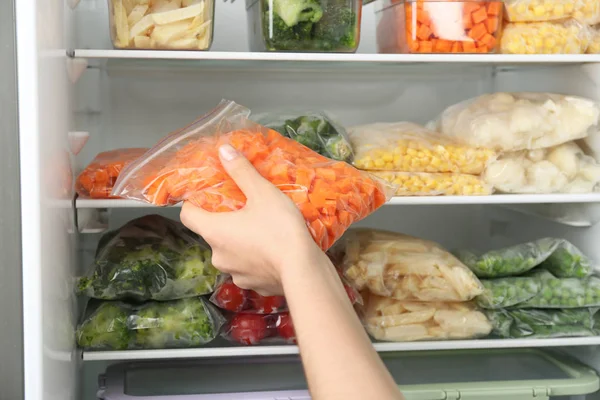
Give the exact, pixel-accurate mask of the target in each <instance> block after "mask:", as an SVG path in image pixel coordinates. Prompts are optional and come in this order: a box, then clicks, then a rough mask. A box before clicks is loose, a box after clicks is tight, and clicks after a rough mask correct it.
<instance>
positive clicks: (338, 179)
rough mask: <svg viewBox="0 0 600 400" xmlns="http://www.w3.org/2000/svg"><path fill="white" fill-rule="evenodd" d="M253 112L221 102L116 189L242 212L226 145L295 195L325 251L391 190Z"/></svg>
mask: <svg viewBox="0 0 600 400" xmlns="http://www.w3.org/2000/svg"><path fill="white" fill-rule="evenodd" d="M249 115H250V110H248V109H247V108H245V107H242V106H240V105H238V104H236V103H234V102H232V101H223V102H221V104H220V105H219V106H218V107H217V108H215V109H214V110H213V111H211V112H210V113H208V114H206V115H205V116H203V117H201V118H200V119H198V120H196V121H195V122H194V123H192V124H191V125H189V126H187V127H185V128H183V129H181V130H179V131H176V132H173V133H171V134H170V135H169V136H167V137H166V138H165V139H163V140H161V141H160V142H159V143H157V144H156V145H155V146H154V147H153V148H152V149H150V151H149V152H148V153H146V155H145V156H144V157H142V158H140V159H138V160H137V161H135V162H133V163H132V164H130V165H129V166H128V167H127V168H126V169H125V170H124V171H123V172H122V173H121V175H120V177H119V180H118V181H117V183H116V185H115V188H114V190H113V195H115V196H122V197H125V198H130V199H136V200H141V201H145V202H148V203H152V204H155V205H159V206H164V205H169V204H176V203H179V202H181V201H189V202H191V203H192V204H194V205H196V206H197V207H200V208H203V209H204V210H206V211H211V212H227V211H236V210H239V209H241V208H242V207H244V205H245V204H246V196H245V195H244V193H242V191H241V190H240V188H239V187H238V186H237V185H236V184H235V182H234V181H233V179H231V177H229V175H228V174H227V173H226V172H225V169H224V168H223V166H222V164H221V161H220V158H219V155H218V149H219V147H220V146H222V145H224V144H229V145H231V146H233V147H234V148H236V149H237V150H238V151H240V152H241V153H242V154H243V155H244V156H245V157H246V158H247V159H248V160H249V161H250V162H251V163H252V164H253V165H254V167H255V168H256V169H257V170H258V172H259V173H260V174H261V175H262V176H263V177H265V178H266V179H267V180H268V181H269V182H271V183H273V184H274V185H275V186H277V187H278V188H279V189H280V190H281V191H282V192H283V193H284V194H286V195H287V196H288V197H289V198H290V199H291V200H292V201H294V203H295V204H296V206H297V207H298V208H299V209H300V211H301V212H302V215H303V216H304V218H305V220H306V225H307V227H308V229H309V231H310V233H311V234H312V236H313V238H314V239H315V241H316V242H317V244H318V245H319V246H320V247H321V248H322V249H324V250H326V249H328V248H329V247H331V245H333V243H334V242H335V241H336V240H337V239H338V238H339V237H340V236H342V234H343V233H344V232H345V231H346V229H347V228H348V227H349V226H350V225H351V224H352V223H354V222H356V221H358V220H361V219H363V218H365V217H366V216H367V215H369V214H371V213H372V212H373V211H375V210H376V209H377V208H379V207H380V206H382V205H383V204H384V203H385V202H386V201H387V199H388V196H392V195H393V190H391V189H392V188H391V187H390V186H389V185H387V184H386V183H385V182H382V181H379V180H376V179H375V178H372V177H370V176H369V175H368V174H365V173H363V172H360V171H358V170H357V169H355V168H353V167H352V166H350V165H349V164H347V163H345V162H343V161H334V160H331V159H329V158H326V157H324V156H322V155H320V154H317V153H316V152H314V151H313V150H310V149H309V148H308V147H305V146H303V145H302V144H300V143H298V142H296V141H294V140H292V139H289V138H286V137H284V136H282V135H281V134H279V133H278V132H276V131H274V130H271V129H269V128H266V127H264V126H261V125H258V124H256V123H254V122H252V121H250V120H249V118H248V117H249Z"/></svg>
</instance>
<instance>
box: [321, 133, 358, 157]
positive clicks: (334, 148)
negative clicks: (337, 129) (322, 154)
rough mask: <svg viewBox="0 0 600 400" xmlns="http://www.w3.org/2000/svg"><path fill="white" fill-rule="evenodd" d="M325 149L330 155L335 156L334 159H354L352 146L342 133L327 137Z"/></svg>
mask: <svg viewBox="0 0 600 400" xmlns="http://www.w3.org/2000/svg"><path fill="white" fill-rule="evenodd" d="M325 151H326V152H327V153H328V155H329V157H331V158H333V159H334V160H338V161H351V160H352V156H353V153H352V146H351V145H350V143H348V142H347V141H346V139H344V137H343V136H341V135H340V136H334V137H332V138H329V139H327V142H326V143H325Z"/></svg>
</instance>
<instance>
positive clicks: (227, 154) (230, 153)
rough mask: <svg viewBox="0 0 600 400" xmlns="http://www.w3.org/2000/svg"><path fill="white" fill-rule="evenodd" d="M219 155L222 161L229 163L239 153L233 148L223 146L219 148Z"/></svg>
mask: <svg viewBox="0 0 600 400" xmlns="http://www.w3.org/2000/svg"><path fill="white" fill-rule="evenodd" d="M219 154H220V155H221V158H222V159H223V160H225V161H231V160H233V159H234V158H236V157H237V156H238V154H239V153H238V152H237V150H236V149H234V148H233V146H231V145H229V144H224V145H223V146H221V147H219Z"/></svg>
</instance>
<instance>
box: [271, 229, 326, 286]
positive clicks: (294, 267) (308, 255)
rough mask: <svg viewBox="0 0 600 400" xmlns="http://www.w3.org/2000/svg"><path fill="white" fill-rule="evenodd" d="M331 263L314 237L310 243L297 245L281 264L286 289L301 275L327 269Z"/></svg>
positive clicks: (283, 284)
mask: <svg viewBox="0 0 600 400" xmlns="http://www.w3.org/2000/svg"><path fill="white" fill-rule="evenodd" d="M330 264H331V262H330V261H329V257H327V255H326V254H325V252H324V251H323V250H321V248H320V247H319V246H317V244H316V243H315V242H314V241H312V239H311V241H310V243H306V244H304V245H303V246H299V247H295V248H294V251H292V252H291V254H289V256H288V257H285V260H284V261H283V262H282V263H281V265H280V266H279V270H280V276H281V284H282V286H283V288H284V291H285V288H286V286H288V285H293V284H294V282H295V281H296V280H297V278H298V277H299V276H302V275H304V274H311V275H314V274H315V273H318V272H319V271H325V270H326V269H327V266H328V265H330Z"/></svg>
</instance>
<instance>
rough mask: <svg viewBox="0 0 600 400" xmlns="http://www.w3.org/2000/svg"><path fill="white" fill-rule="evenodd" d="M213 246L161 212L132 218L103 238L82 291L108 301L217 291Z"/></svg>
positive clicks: (81, 284)
mask: <svg viewBox="0 0 600 400" xmlns="http://www.w3.org/2000/svg"><path fill="white" fill-rule="evenodd" d="M218 274H219V272H218V271H217V270H216V268H215V267H213V265H212V263H211V250H210V248H209V247H208V245H207V244H206V243H204V242H203V241H202V240H201V239H200V238H199V236H198V235H196V234H195V233H193V232H192V231H190V230H189V229H187V228H186V227H184V226H183V225H182V224H181V223H179V222H176V221H173V220H170V219H168V218H165V217H161V216H160V215H146V216H144V217H141V218H137V219H134V220H131V221H129V222H128V223H126V224H125V225H123V226H122V227H120V228H119V229H117V230H114V231H111V232H108V233H106V234H104V236H102V238H101V239H100V242H99V243H98V248H97V250H96V257H95V261H94V263H93V265H92V268H91V271H90V273H89V275H88V276H85V277H81V278H79V279H78V284H77V287H78V290H79V292H80V293H82V294H85V295H87V296H90V297H93V298H98V299H104V300H114V299H132V300H136V301H142V300H151V299H152V300H174V299H181V298H184V297H192V296H199V295H203V294H208V293H210V292H212V291H213V289H214V287H215V283H216V280H217V275H218Z"/></svg>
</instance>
